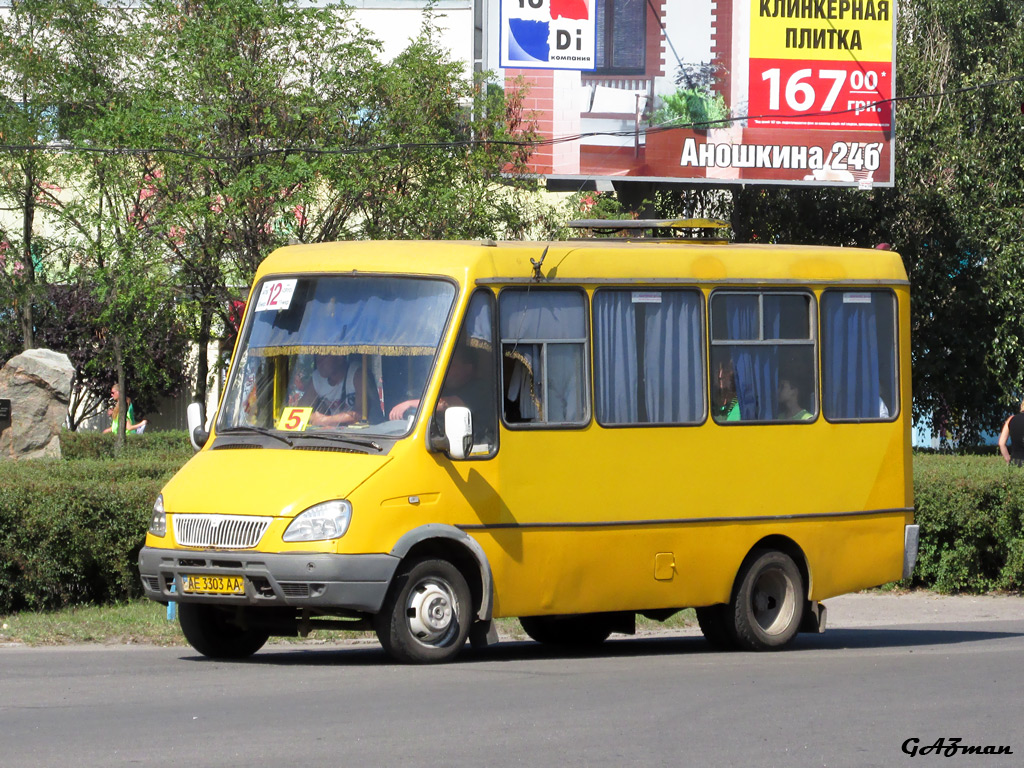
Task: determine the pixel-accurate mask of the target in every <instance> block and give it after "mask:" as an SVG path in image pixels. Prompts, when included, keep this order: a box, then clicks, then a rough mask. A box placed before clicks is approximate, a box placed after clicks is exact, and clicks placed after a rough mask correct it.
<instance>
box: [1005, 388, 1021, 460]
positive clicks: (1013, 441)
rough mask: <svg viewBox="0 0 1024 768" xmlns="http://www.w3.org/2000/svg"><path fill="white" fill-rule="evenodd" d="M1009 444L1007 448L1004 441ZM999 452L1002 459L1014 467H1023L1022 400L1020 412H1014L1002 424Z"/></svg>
mask: <svg viewBox="0 0 1024 768" xmlns="http://www.w3.org/2000/svg"><path fill="white" fill-rule="evenodd" d="M1007 440H1009V442H1010V445H1009V448H1007V445H1006V442H1007ZM999 452H1000V453H1001V454H1003V460H1004V461H1005V462H1006V463H1007V464H1012V465H1013V466H1015V467H1024V402H1021V404H1020V412H1019V413H1015V414H1014V415H1013V416H1011V417H1010V418H1008V419H1007V420H1006V422H1005V423H1004V424H1003V429H1002V431H1001V432H1000V433H999Z"/></svg>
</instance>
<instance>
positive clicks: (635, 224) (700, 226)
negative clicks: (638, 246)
mask: <svg viewBox="0 0 1024 768" xmlns="http://www.w3.org/2000/svg"><path fill="white" fill-rule="evenodd" d="M569 226H570V227H572V228H573V229H584V230H587V231H588V232H589V233H590V234H598V235H615V236H617V237H630V238H632V237H635V238H638V239H641V240H656V241H663V240H700V241H702V242H709V241H710V242H715V243H727V242H729V240H728V238H725V237H721V236H720V235H719V233H720V232H721V230H723V229H728V228H729V226H730V225H729V222H727V221H722V220H721V219H577V220H576V221H570V222H569Z"/></svg>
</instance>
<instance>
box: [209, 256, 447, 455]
mask: <svg viewBox="0 0 1024 768" xmlns="http://www.w3.org/2000/svg"><path fill="white" fill-rule="evenodd" d="M454 298H455V286H454V285H453V284H452V283H450V282H447V281H444V280H438V279H430V278H413V277H378V276H357V275H320V276H309V277H289V278H270V279H267V280H264V281H263V282H262V283H260V285H258V286H257V288H256V290H255V291H253V298H252V301H253V302H254V306H253V307H252V308H251V311H250V313H249V315H250V320H249V322H248V323H247V325H246V328H245V331H244V335H243V337H242V339H241V340H240V342H239V345H238V351H237V353H236V356H235V365H234V367H233V368H232V371H231V374H230V378H229V380H228V382H227V385H226V387H225V395H224V401H223V405H222V407H221V410H220V416H219V418H218V420H217V431H218V432H219V433H223V432H230V431H233V430H237V431H239V432H246V431H249V432H257V431H263V430H276V431H278V432H287V433H292V434H293V435H295V436H300V435H315V434H317V433H320V434H328V433H330V432H338V431H345V432H348V433H349V434H351V435H353V436H354V435H356V434H366V435H383V436H400V435H403V434H405V433H407V432H408V431H409V429H410V428H411V424H412V421H413V417H414V416H415V414H416V412H417V410H418V405H419V401H420V399H421V398H422V396H423V391H424V389H425V388H426V384H427V378H428V375H429V373H430V370H431V366H432V364H433V361H434V358H435V356H436V354H437V349H438V345H439V344H440V342H441V338H442V335H443V333H444V328H445V324H446V323H447V320H448V317H449V314H450V312H451V307H452V302H453V300H454ZM402 404H406V406H407V407H404V408H403V407H402ZM399 409H401V410H402V413H401V414H397V413H396V414H393V413H392V412H393V411H396V410H399ZM393 415H395V416H398V418H393Z"/></svg>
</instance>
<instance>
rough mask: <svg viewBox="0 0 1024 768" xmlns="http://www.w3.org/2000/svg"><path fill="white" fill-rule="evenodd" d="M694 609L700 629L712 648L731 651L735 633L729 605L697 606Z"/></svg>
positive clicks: (734, 641)
mask: <svg viewBox="0 0 1024 768" xmlns="http://www.w3.org/2000/svg"><path fill="white" fill-rule="evenodd" d="M696 611H697V623H698V624H699V625H700V631H701V633H703V635H704V639H705V640H707V641H708V643H710V645H711V646H712V647H713V648H716V649H718V650H720V651H731V650H734V649H735V648H736V633H735V627H734V626H733V622H732V616H731V614H730V611H729V606H727V605H723V604H719V605H709V606H707V607H705V608H697V609H696Z"/></svg>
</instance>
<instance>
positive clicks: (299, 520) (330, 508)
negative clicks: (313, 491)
mask: <svg viewBox="0 0 1024 768" xmlns="http://www.w3.org/2000/svg"><path fill="white" fill-rule="evenodd" d="M351 520H352V505H351V504H349V503H348V502H347V501H340V500H339V501H325V502H323V503H322V504H317V505H316V506H312V507H310V508H309V509H307V510H306V511H305V512H302V513H300V514H298V515H296V516H295V519H294V520H292V522H291V524H290V525H289V526H288V529H287V530H286V531H285V532H284V536H282V537H281V538H282V539H283V540H284V541H324V540H326V539H340V538H341V537H342V536H344V535H345V531H347V530H348V524H349V522H350V521H351Z"/></svg>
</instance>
